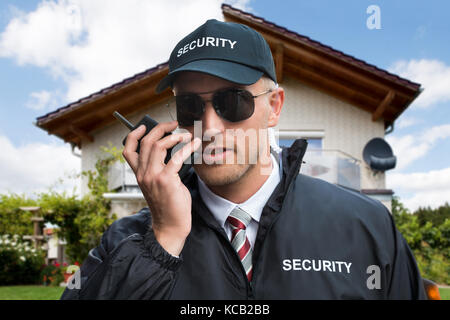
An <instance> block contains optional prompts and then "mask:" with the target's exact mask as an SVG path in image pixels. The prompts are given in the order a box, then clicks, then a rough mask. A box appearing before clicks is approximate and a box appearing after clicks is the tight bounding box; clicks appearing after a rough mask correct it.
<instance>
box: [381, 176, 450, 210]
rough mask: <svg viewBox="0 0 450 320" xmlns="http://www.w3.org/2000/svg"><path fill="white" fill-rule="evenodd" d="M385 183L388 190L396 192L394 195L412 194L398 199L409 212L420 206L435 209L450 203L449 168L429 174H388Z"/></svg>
mask: <svg viewBox="0 0 450 320" xmlns="http://www.w3.org/2000/svg"><path fill="white" fill-rule="evenodd" d="M386 182H387V186H388V188H392V189H394V190H396V193H399V192H400V193H404V194H412V196H409V197H404V198H400V200H401V202H402V203H403V204H404V205H405V206H406V207H407V208H408V209H410V210H411V211H414V210H416V209H417V208H419V207H420V206H422V207H425V206H430V207H432V208H436V207H439V206H440V205H443V204H444V203H445V202H449V203H450V168H445V169H441V170H432V171H429V172H415V173H388V174H387V175H386Z"/></svg>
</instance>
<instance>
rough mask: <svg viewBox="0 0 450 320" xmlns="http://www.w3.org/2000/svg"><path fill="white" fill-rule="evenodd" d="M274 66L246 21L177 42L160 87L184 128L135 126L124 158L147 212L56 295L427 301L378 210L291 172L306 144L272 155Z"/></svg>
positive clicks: (104, 243) (278, 93) (118, 227)
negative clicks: (185, 167)
mask: <svg viewBox="0 0 450 320" xmlns="http://www.w3.org/2000/svg"><path fill="white" fill-rule="evenodd" d="M274 69H275V68H274V64H273V58H272V55H271V52H270V49H269V46H268V45H267V43H266V41H265V40H264V39H263V37H262V36H261V35H260V34H259V33H257V32H256V31H254V30H252V29H251V28H249V27H247V26H244V25H240V24H235V23H224V22H219V21H216V20H208V21H207V22H206V23H205V24H203V25H202V26H200V27H199V28H198V29H196V30H195V31H194V32H192V33H191V34H189V35H188V36H186V37H185V38H184V39H183V40H181V41H180V42H179V43H178V44H177V46H176V47H175V48H174V50H173V52H172V54H171V57H170V60H169V74H168V76H167V77H166V78H164V79H163V80H162V81H161V83H160V84H159V86H158V88H157V90H158V91H162V90H164V89H165V88H167V87H168V86H171V87H172V89H173V92H174V95H175V96H176V104H177V106H176V107H177V120H178V122H177V121H173V122H170V123H160V124H159V125H158V126H157V127H155V128H154V129H153V130H152V131H151V132H150V133H148V134H147V135H146V136H145V137H143V135H144V133H145V130H144V129H145V128H144V127H143V126H141V127H139V128H137V129H136V130H134V131H133V132H131V133H130V134H129V135H128V137H127V143H126V145H125V148H124V151H123V156H124V157H125V159H126V160H127V162H128V163H129V165H130V166H131V168H132V169H133V171H134V173H135V175H136V178H137V181H138V184H139V186H140V188H141V190H142V193H143V194H144V197H145V199H146V201H147V203H148V205H149V208H145V209H143V210H141V211H140V212H139V213H137V214H135V215H133V216H130V217H126V218H123V219H120V220H118V221H116V222H115V223H113V224H112V225H111V227H110V228H109V229H108V230H107V231H106V232H105V234H104V235H103V237H102V240H101V243H100V245H99V246H98V247H97V248H95V249H93V250H91V252H90V253H89V257H88V258H87V259H86V261H85V262H84V263H83V266H82V268H81V280H82V281H81V288H80V289H72V290H70V289H66V291H65V293H64V294H63V296H62V298H63V299H421V298H425V295H424V289H423V285H422V280H421V277H420V274H419V271H418V269H417V266H416V263H415V261H414V257H413V255H412V253H411V251H410V249H409V248H408V246H407V244H406V242H405V240H404V239H403V237H402V236H401V235H400V233H399V232H398V231H397V230H396V228H395V226H394V223H393V221H392V217H391V215H390V214H389V212H388V211H387V209H386V208H385V207H384V206H383V205H382V204H381V203H379V202H377V201H374V200H371V199H369V198H367V197H365V196H363V195H361V194H359V193H356V192H351V191H348V190H345V189H343V188H340V187H337V186H335V185H332V184H329V183H326V182H324V181H321V180H318V179H313V178H311V177H307V176H304V175H302V174H299V170H300V166H301V163H302V157H303V155H304V153H305V150H306V145H307V143H306V141H305V140H303V139H299V140H296V141H295V142H294V143H293V145H292V146H291V147H290V148H288V149H283V151H282V152H281V153H276V152H274V150H272V149H271V148H270V144H269V138H268V134H267V132H268V129H269V128H271V127H274V126H276V125H277V123H278V119H279V117H280V112H281V109H282V106H283V102H284V91H283V89H282V88H280V87H278V86H277V85H276V76H275V70H274ZM178 125H179V126H180V128H182V129H184V132H181V133H179V132H178V133H173V134H171V135H168V136H165V137H164V135H165V133H169V132H172V131H173V130H174V129H176V127H177V126H178ZM195 126H200V129H201V130H202V132H203V135H202V137H201V138H202V139H199V137H195V138H194V136H195V132H194V131H195ZM251 136H253V138H254V139H253V140H252V139H251ZM242 137H244V138H242ZM141 138H142V140H141V141H140V152H139V153H137V152H136V149H137V146H138V141H139V139H141ZM180 142H186V144H185V145H184V147H182V148H181V149H179V150H178V151H177V152H175V153H173V154H172V158H171V160H170V161H169V162H167V164H166V163H165V162H164V159H165V157H166V154H167V152H168V149H170V148H172V147H174V146H175V145H177V144H178V143H180ZM196 150H197V151H198V152H200V153H201V156H200V157H197V158H196V161H195V162H194V166H193V167H194V170H191V171H190V174H189V175H188V176H187V177H186V178H184V180H181V178H180V176H179V175H178V172H179V170H180V169H181V166H182V163H183V161H185V160H186V159H188V158H189V157H190V155H191V154H192V153H193V152H194V151H196ZM197 160H200V161H197Z"/></svg>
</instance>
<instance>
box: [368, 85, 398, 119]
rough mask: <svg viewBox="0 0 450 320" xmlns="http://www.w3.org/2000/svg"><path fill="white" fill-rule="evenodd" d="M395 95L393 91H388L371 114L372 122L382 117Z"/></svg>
mask: <svg viewBox="0 0 450 320" xmlns="http://www.w3.org/2000/svg"><path fill="white" fill-rule="evenodd" d="M394 97H395V93H394V91H392V90H391V91H389V92H388V94H387V95H386V97H385V98H384V99H383V101H381V103H380V105H379V106H378V107H377V108H376V110H375V111H374V113H373V114H372V121H374V122H375V121H377V120H378V119H380V118H381V117H382V116H383V113H384V112H385V111H386V109H387V107H388V106H389V105H390V104H391V103H392V101H393V100H394Z"/></svg>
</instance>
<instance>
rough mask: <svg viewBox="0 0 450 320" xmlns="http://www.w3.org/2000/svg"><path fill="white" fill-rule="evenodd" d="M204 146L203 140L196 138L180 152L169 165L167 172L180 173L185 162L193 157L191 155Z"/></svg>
mask: <svg viewBox="0 0 450 320" xmlns="http://www.w3.org/2000/svg"><path fill="white" fill-rule="evenodd" d="M201 145H202V140H201V139H200V138H198V137H195V138H194V140H192V141H191V142H190V143H188V144H186V145H185V146H184V147H183V148H181V149H180V150H178V151H177V152H176V153H175V154H174V155H173V156H172V158H171V159H170V161H169V162H168V163H167V166H166V170H167V171H168V172H171V173H178V171H180V169H181V167H182V166H183V162H184V161H186V159H187V158H189V157H190V156H191V154H192V153H193V152H194V151H196V150H197V149H199V148H200V146H201Z"/></svg>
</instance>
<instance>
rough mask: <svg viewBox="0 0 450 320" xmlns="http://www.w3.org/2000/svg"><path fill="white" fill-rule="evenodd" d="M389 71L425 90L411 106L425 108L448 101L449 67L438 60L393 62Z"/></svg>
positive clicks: (449, 95)
mask: <svg viewBox="0 0 450 320" xmlns="http://www.w3.org/2000/svg"><path fill="white" fill-rule="evenodd" d="M389 71H390V72H392V73H395V74H398V75H400V76H402V77H404V78H407V79H410V80H412V81H415V82H418V83H420V84H421V85H422V87H423V88H424V89H425V90H424V91H423V92H422V93H421V94H420V95H419V97H418V98H417V99H416V100H415V101H414V102H413V106H416V107H419V108H427V107H430V106H431V105H433V104H436V103H440V102H447V101H450V90H449V88H450V66H448V65H446V64H445V63H444V62H442V61H439V60H428V59H421V60H416V59H412V60H409V61H406V60H400V61H397V62H395V63H394V64H393V65H392V66H391V67H390V68H389Z"/></svg>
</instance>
